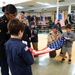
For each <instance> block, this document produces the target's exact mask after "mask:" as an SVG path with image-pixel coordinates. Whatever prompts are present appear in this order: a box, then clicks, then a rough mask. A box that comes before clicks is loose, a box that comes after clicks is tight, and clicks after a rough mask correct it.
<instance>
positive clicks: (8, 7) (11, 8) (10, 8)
mask: <svg viewBox="0 0 75 75" xmlns="http://www.w3.org/2000/svg"><path fill="white" fill-rule="evenodd" d="M2 11H3V12H6V13H10V14H14V13H15V12H17V9H16V7H15V6H14V5H13V4H8V5H6V6H5V7H2Z"/></svg>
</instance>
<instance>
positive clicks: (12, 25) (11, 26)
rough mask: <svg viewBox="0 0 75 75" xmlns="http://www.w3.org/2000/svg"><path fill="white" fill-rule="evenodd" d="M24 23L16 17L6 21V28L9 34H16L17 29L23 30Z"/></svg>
mask: <svg viewBox="0 0 75 75" xmlns="http://www.w3.org/2000/svg"><path fill="white" fill-rule="evenodd" d="M24 28H25V27H24V23H22V22H20V21H19V20H18V19H12V20H10V21H9V23H8V30H9V33H10V34H11V35H18V33H19V31H20V30H21V31H24Z"/></svg>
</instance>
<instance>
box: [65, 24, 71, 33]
mask: <svg viewBox="0 0 75 75" xmlns="http://www.w3.org/2000/svg"><path fill="white" fill-rule="evenodd" d="M65 28H66V31H67V32H70V31H71V28H72V26H71V25H70V24H68V25H66V27H65Z"/></svg>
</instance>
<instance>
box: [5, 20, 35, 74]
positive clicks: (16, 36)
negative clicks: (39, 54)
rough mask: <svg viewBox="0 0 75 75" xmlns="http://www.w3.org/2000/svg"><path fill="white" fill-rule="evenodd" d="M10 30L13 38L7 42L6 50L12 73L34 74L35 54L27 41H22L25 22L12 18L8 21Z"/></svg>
mask: <svg viewBox="0 0 75 75" xmlns="http://www.w3.org/2000/svg"><path fill="white" fill-rule="evenodd" d="M8 30H9V33H10V35H11V38H10V39H9V40H8V41H7V42H6V43H5V50H6V55H7V62H8V65H9V67H10V70H11V73H12V75H32V70H31V65H32V64H33V62H34V60H33V56H32V54H31V52H30V50H29V49H28V47H27V46H26V44H25V42H24V41H23V42H22V41H21V37H22V35H23V31H24V24H23V23H22V22H20V21H19V20H18V19H12V20H11V21H10V22H9V23H8Z"/></svg>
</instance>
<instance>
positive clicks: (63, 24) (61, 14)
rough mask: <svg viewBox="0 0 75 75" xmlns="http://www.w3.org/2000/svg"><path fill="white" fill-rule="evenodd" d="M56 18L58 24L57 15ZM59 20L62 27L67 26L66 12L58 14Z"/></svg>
mask: <svg viewBox="0 0 75 75" xmlns="http://www.w3.org/2000/svg"><path fill="white" fill-rule="evenodd" d="M54 16H55V24H57V19H56V16H57V15H56V14H55V15H54ZM58 20H60V24H61V27H63V26H65V20H64V11H63V12H62V13H59V14H58Z"/></svg>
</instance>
